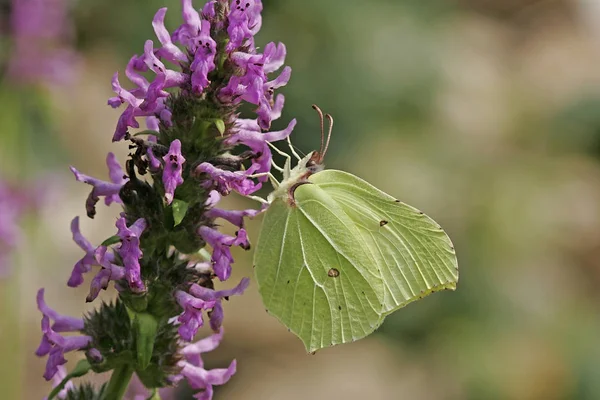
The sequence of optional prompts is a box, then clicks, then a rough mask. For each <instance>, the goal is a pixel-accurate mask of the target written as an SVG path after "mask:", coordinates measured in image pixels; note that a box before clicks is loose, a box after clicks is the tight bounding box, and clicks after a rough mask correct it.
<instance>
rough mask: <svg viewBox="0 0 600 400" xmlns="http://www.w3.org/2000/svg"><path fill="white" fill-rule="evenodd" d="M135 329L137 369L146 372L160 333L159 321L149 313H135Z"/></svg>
mask: <svg viewBox="0 0 600 400" xmlns="http://www.w3.org/2000/svg"><path fill="white" fill-rule="evenodd" d="M133 329H135V335H136V348H137V367H138V369H140V370H145V369H146V368H148V365H150V360H151V359H152V353H153V352H154V342H155V341H156V333H157V331H158V321H157V320H156V318H154V316H153V315H151V314H148V313H135V317H134V320H133Z"/></svg>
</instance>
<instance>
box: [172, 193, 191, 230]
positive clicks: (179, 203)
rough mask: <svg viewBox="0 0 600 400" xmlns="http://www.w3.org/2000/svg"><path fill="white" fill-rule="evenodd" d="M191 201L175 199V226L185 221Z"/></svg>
mask: <svg viewBox="0 0 600 400" xmlns="http://www.w3.org/2000/svg"><path fill="white" fill-rule="evenodd" d="M189 206H190V205H189V203H188V202H185V201H183V200H177V199H175V200H173V203H172V205H171V207H172V208H173V226H174V227H175V226H177V225H179V224H180V223H181V221H183V218H184V217H185V214H186V213H187V210H188V208H189Z"/></svg>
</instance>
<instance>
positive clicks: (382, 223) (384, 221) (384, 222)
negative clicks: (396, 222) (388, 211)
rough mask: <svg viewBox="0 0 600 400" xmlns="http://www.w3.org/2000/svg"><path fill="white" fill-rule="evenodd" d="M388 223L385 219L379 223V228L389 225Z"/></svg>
mask: <svg viewBox="0 0 600 400" xmlns="http://www.w3.org/2000/svg"><path fill="white" fill-rule="evenodd" d="M387 223H388V222H387V221H386V220H385V219H382V220H381V221H379V226H384V225H387Z"/></svg>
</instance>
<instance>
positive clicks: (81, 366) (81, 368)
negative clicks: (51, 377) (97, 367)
mask: <svg viewBox="0 0 600 400" xmlns="http://www.w3.org/2000/svg"><path fill="white" fill-rule="evenodd" d="M90 369H92V366H91V365H90V363H89V362H88V360H81V361H79V362H78V363H77V365H76V366H75V368H73V371H71V372H70V373H69V374H67V376H66V377H65V379H63V380H62V381H61V382H60V383H59V384H58V385H57V386H56V387H55V388H54V389H52V391H51V392H50V394H49V395H48V400H52V399H53V398H54V397H56V395H57V394H58V393H59V392H60V391H61V390H63V389H64V387H65V385H66V384H67V382H69V381H70V380H71V379H73V378H79V377H81V376H84V375H85V374H87V373H88V372H90Z"/></svg>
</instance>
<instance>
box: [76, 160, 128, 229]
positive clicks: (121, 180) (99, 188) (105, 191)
mask: <svg viewBox="0 0 600 400" xmlns="http://www.w3.org/2000/svg"><path fill="white" fill-rule="evenodd" d="M106 165H107V166H108V171H109V176H110V180H111V182H106V181H102V180H100V179H96V178H92V177H90V176H88V175H85V174H82V173H81V172H79V171H78V170H77V169H75V167H71V172H73V174H74V175H75V179H77V181H79V182H84V183H87V184H88V185H91V186H93V189H92V191H91V193H90V195H89V196H88V199H87V201H86V203H85V204H86V211H87V215H88V217H90V218H94V215H96V203H97V202H98V200H99V199H100V196H104V203H105V204H106V205H107V206H109V205H111V204H112V203H113V202H115V203H121V198H120V197H119V191H120V190H121V188H122V187H123V185H124V184H125V183H126V182H127V181H128V180H129V178H128V177H127V176H126V175H125V173H124V172H123V169H122V168H121V166H120V165H119V163H118V161H117V158H116V157H115V155H114V154H113V153H108V156H107V157H106Z"/></svg>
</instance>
